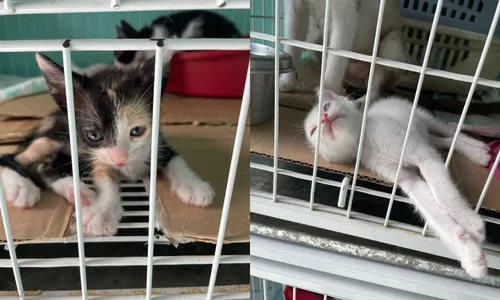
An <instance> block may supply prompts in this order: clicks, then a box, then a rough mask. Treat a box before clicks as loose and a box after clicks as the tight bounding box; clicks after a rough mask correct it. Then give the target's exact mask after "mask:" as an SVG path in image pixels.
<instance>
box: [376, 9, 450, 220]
mask: <svg viewBox="0 0 500 300" xmlns="http://www.w3.org/2000/svg"><path fill="white" fill-rule="evenodd" d="M442 7H443V0H439V1H438V3H437V7H436V13H435V14H434V19H433V21H432V27H431V32H430V34H429V39H428V40H427V48H426V49H425V54H424V60H423V61H422V72H421V73H420V76H419V78H418V84H417V89H416V91H415V97H414V98H413V105H412V107H411V112H410V119H409V120H408V127H407V128H406V133H405V138H404V141H403V148H402V149H401V156H400V158H399V163H398V168H397V170H396V177H395V178H394V184H393V186H392V192H391V198H390V199H389V205H388V207H387V212H386V215H385V220H384V226H386V227H387V224H388V223H389V217H390V216H391V211H392V204H393V203H394V197H395V196H396V191H397V189H398V179H399V173H400V172H401V168H402V167H403V159H404V155H405V153H406V146H407V144H408V139H409V137H410V131H411V126H412V124H413V117H414V116H415V112H416V110H417V106H418V100H419V97H420V92H421V91H422V86H423V84H424V77H425V70H426V69H427V65H428V63H429V58H430V57H431V52H432V44H433V42H434V36H435V35H436V30H437V25H438V23H439V17H440V16H441V8H442Z"/></svg>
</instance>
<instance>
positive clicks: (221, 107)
mask: <svg viewBox="0 0 500 300" xmlns="http://www.w3.org/2000/svg"><path fill="white" fill-rule="evenodd" d="M240 106H241V99H214V98H194V97H181V96H178V95H171V94H167V95H165V96H163V99H162V103H161V122H162V124H165V125H168V124H186V123H188V124H189V123H195V124H204V123H206V124H212V125H218V124H224V123H225V124H237V123H238V114H239V111H240Z"/></svg>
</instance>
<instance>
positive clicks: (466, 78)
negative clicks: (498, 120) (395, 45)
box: [250, 32, 500, 88]
mask: <svg viewBox="0 0 500 300" xmlns="http://www.w3.org/2000/svg"><path fill="white" fill-rule="evenodd" d="M250 37H251V38H256V39H261V40H265V41H274V36H273V35H270V34H265V33H260V32H251V33H250ZM280 42H281V44H283V45H291V46H296V47H300V48H302V49H308V50H314V51H318V52H319V51H321V45H318V44H312V43H308V42H303V41H297V40H292V39H286V38H281V40H280ZM327 51H328V53H332V54H335V55H338V56H342V57H347V58H352V59H355V60H360V61H364V62H370V61H371V56H370V55H366V54H361V53H356V52H352V51H347V50H339V49H332V48H329V49H328V50H327ZM376 63H377V64H379V65H382V66H386V67H392V68H396V69H401V70H406V71H410V72H415V73H420V71H421V70H422V67H421V66H418V65H413V64H409V63H403V62H399V61H395V60H389V59H385V58H379V57H377V59H376ZM425 73H426V74H427V75H431V76H436V77H442V78H447V79H452V80H456V81H462V82H468V83H471V82H472V80H473V78H474V77H473V76H470V75H464V74H458V73H453V72H449V71H443V70H438V69H430V68H429V69H427V70H426V72H425ZM478 84H479V85H482V86H487V87H493V88H500V82H499V81H496V80H490V79H482V78H480V79H479V80H478Z"/></svg>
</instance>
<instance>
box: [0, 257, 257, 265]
mask: <svg viewBox="0 0 500 300" xmlns="http://www.w3.org/2000/svg"><path fill="white" fill-rule="evenodd" d="M213 257H214V256H213V255H184V256H156V257H155V260H154V265H155V266H180V265H210V264H212V261H213ZM18 262H19V265H20V266H21V267H23V268H66V267H78V266H79V264H80V262H79V261H78V258H77V257H63V258H24V259H19V260H18ZM85 262H86V266H87V267H111V266H117V267H119V266H147V264H148V259H147V257H146V256H140V257H133V256H132V257H130V256H129V257H87V258H85ZM220 263H221V264H249V263H250V256H249V255H222V256H221V260H220ZM9 265H10V263H9V260H8V259H1V260H0V268H8V267H9Z"/></svg>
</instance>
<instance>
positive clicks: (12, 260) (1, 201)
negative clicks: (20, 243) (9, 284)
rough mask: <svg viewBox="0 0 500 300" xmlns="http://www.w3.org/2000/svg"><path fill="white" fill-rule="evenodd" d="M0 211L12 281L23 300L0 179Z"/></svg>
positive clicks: (14, 246)
mask: <svg viewBox="0 0 500 300" xmlns="http://www.w3.org/2000/svg"><path fill="white" fill-rule="evenodd" d="M0 209H1V213H2V221H3V228H4V229H5V237H6V239H7V245H8V246H9V256H10V260H9V261H10V266H11V267H12V272H13V273H14V279H15V280H16V287H17V293H18V294H19V299H20V300H24V288H23V282H22V279H21V273H20V272H19V262H18V259H17V254H16V244H14V239H13V237H12V229H11V227H10V220H9V212H8V211H7V200H6V199H5V194H4V189H3V183H2V180H1V178H0Z"/></svg>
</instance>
